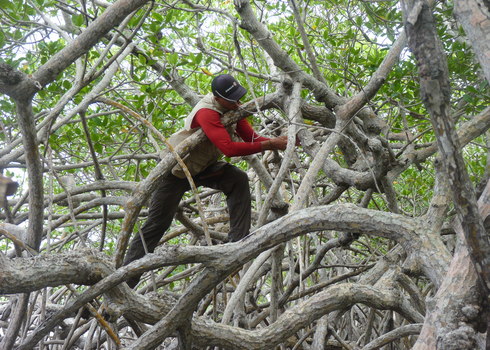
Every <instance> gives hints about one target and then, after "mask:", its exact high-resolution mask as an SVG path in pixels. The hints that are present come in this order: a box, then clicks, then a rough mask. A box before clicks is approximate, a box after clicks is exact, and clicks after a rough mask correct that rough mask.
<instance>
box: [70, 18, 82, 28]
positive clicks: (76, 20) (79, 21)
mask: <svg viewBox="0 0 490 350" xmlns="http://www.w3.org/2000/svg"><path fill="white" fill-rule="evenodd" d="M71 20H72V22H73V24H74V25H76V26H78V27H81V26H82V25H83V23H84V20H85V18H84V16H83V15H73V16H71Z"/></svg>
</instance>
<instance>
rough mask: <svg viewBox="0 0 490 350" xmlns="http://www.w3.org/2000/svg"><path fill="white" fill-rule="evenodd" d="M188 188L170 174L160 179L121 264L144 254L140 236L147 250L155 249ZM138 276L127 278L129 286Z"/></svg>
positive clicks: (133, 283)
mask: <svg viewBox="0 0 490 350" xmlns="http://www.w3.org/2000/svg"><path fill="white" fill-rule="evenodd" d="M189 188H190V186H189V182H188V181H187V179H179V178H178V177H175V176H173V175H172V174H169V175H168V176H166V177H164V178H163V179H162V180H161V183H160V185H159V186H158V187H157V189H156V191H155V192H154V193H153V195H152V197H151V200H150V207H149V211H148V218H147V219H146V222H145V224H144V225H143V227H142V228H141V235H140V234H136V235H135V236H134V238H133V239H132V241H131V244H130V246H129V249H128V252H127V253H126V257H125V258H124V263H123V265H127V264H129V263H130V262H132V261H134V260H137V259H139V258H141V257H143V256H144V255H145V249H144V247H143V242H142V241H141V236H143V238H144V240H145V244H146V247H147V249H148V252H150V253H152V252H153V251H154V250H155V248H156V247H157V245H158V242H159V241H160V239H161V238H162V236H163V234H164V233H165V231H167V229H168V228H169V227H170V224H171V223H172V220H173V218H174V215H175V212H176V211H177V208H178V206H179V203H180V200H181V199H182V196H183V195H184V193H185V192H186V191H187V190H188V189H189ZM140 277H141V275H139V276H135V277H133V278H131V279H128V280H127V284H128V285H129V286H130V287H131V288H133V287H135V286H136V285H137V284H138V282H139V280H140Z"/></svg>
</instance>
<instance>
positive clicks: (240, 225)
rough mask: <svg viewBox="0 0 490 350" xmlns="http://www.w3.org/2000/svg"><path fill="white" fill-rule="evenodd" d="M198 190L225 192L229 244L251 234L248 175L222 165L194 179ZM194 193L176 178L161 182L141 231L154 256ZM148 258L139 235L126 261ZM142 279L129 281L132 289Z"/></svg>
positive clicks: (181, 180) (130, 248) (187, 184)
mask: <svg viewBox="0 0 490 350" xmlns="http://www.w3.org/2000/svg"><path fill="white" fill-rule="evenodd" d="M193 179H194V182H195V184H196V186H206V187H210V188H213V189H217V190H220V191H222V192H223V193H224V194H225V195H226V203H227V205H228V212H229V215H230V232H229V233H228V240H229V241H231V242H235V241H238V240H240V239H242V238H243V237H245V236H246V235H248V234H249V232H250V221H251V203H250V202H251V197H250V188H249V184H248V177H247V174H246V173H245V172H244V171H242V170H240V169H238V168H237V167H235V166H233V165H231V164H229V163H226V162H218V163H216V164H213V165H211V166H210V167H208V168H207V169H206V170H204V171H203V172H201V173H199V174H197V175H196V176H194V177H193ZM189 189H190V184H189V182H188V180H187V179H180V178H178V177H176V176H174V175H172V174H169V175H168V176H166V177H164V178H163V179H162V180H161V183H160V184H159V186H158V188H157V189H156V191H155V192H154V193H153V195H152V197H151V201H150V207H149V213H148V218H147V220H146V222H145V224H144V225H143V227H142V228H141V233H142V236H143V238H144V240H145V244H146V247H147V249H148V252H150V253H151V252H153V251H154V250H155V248H156V247H157V245H158V242H159V241H160V239H161V238H162V236H163V234H164V233H165V231H166V230H167V229H168V228H169V227H170V224H171V223H172V220H173V218H174V215H175V213H176V211H177V208H178V206H179V203H180V200H181V199H182V196H183V195H184V193H185V192H186V191H188V190H189ZM144 255H145V250H144V247H143V242H142V241H141V237H140V235H139V234H136V235H135V236H134V238H133V240H132V241H131V244H130V246H129V250H128V252H127V254H126V257H125V259H124V265H127V264H129V263H130V262H132V261H134V260H136V259H139V258H141V257H143V256H144ZM139 279H140V276H137V277H135V278H134V279H131V280H128V281H127V283H128V285H129V286H130V287H134V286H136V284H137V283H138V281H139Z"/></svg>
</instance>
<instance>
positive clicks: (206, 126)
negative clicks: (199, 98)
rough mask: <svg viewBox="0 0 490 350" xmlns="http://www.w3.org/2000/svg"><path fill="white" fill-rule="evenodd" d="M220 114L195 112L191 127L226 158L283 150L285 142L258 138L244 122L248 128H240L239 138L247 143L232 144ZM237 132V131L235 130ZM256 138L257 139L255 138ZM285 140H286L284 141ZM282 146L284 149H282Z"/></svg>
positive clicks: (208, 110) (205, 110) (208, 111)
mask: <svg viewBox="0 0 490 350" xmlns="http://www.w3.org/2000/svg"><path fill="white" fill-rule="evenodd" d="M220 117H221V116H220V114H219V113H218V112H216V111H213V110H211V109H201V110H200V111H199V112H197V114H196V116H195V117H194V120H193V122H192V127H198V126H199V127H201V128H202V129H203V131H204V133H205V134H206V136H207V137H208V139H209V140H210V141H211V142H212V143H213V144H214V145H216V147H218V149H219V150H220V151H221V152H222V153H223V154H224V155H225V156H227V157H234V156H246V155H249V154H254V153H259V152H262V151H264V150H266V149H285V148H286V147H285V146H286V143H287V141H286V142H282V140H277V139H279V138H274V139H267V138H264V137H261V136H258V135H257V134H256V133H255V132H254V131H253V129H252V127H251V126H250V124H248V122H247V121H246V120H244V122H245V123H246V124H248V128H249V129H247V126H246V125H245V124H243V122H242V124H241V126H240V129H241V131H240V133H243V135H240V133H239V135H240V137H245V138H247V139H248V140H249V141H248V142H234V141H233V140H232V139H231V137H230V134H229V133H228V131H227V130H226V128H225V127H224V126H223V124H222V123H221V118H220ZM237 131H238V130H237ZM256 136H258V137H259V138H255V139H254V137H256ZM286 140H287V139H286ZM283 144H284V148H282V147H283Z"/></svg>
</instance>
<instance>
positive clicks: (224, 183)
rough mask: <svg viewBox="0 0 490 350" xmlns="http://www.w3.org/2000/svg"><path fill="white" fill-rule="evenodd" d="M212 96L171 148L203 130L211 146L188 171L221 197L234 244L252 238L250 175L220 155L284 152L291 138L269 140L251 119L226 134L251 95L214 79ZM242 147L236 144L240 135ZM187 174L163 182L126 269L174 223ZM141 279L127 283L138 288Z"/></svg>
mask: <svg viewBox="0 0 490 350" xmlns="http://www.w3.org/2000/svg"><path fill="white" fill-rule="evenodd" d="M211 90H212V94H208V95H206V96H204V98H203V99H201V101H199V103H198V104H197V105H196V106H195V107H194V108H193V110H192V111H191V112H190V113H189V115H188V116H187V118H186V120H185V126H184V129H183V130H181V131H179V132H177V133H176V134H174V135H173V136H172V137H171V138H170V140H169V142H170V143H171V144H173V145H174V146H176V145H177V144H179V143H180V142H182V141H183V140H185V139H186V138H187V137H189V136H190V135H192V134H193V133H194V132H195V131H196V130H198V129H199V128H201V129H202V130H203V131H204V133H205V134H206V136H207V140H206V141H205V142H203V143H202V144H201V145H200V146H199V147H198V148H196V149H195V150H193V151H191V152H190V154H189V155H188V156H187V157H186V158H185V165H186V167H187V169H188V170H189V172H190V174H191V175H192V181H194V183H195V184H196V186H206V187H210V188H213V189H217V190H220V191H222V192H223V193H224V194H225V195H226V202H227V204H228V210H229V214H230V231H229V233H228V239H227V240H228V241H231V242H235V241H238V240H240V239H242V238H243V237H245V236H246V235H248V234H249V230H250V222H251V199H250V189H249V185H248V177H247V174H246V173H245V172H244V171H243V170H240V169H239V168H237V167H236V166H234V165H231V164H229V163H227V162H224V161H218V159H219V157H220V156H221V154H224V155H225V156H227V157H234V156H245V155H249V154H254V153H259V152H263V151H265V150H284V149H286V146H287V136H279V137H275V138H266V137H262V136H259V135H258V134H256V133H255V131H254V130H253V129H252V127H251V126H250V124H249V122H248V121H247V120H246V119H241V120H240V121H238V123H236V125H233V126H232V127H231V128H230V127H228V128H225V127H224V126H223V124H222V123H221V117H222V116H223V114H224V113H226V112H228V111H234V110H237V109H239V108H240V105H241V103H240V99H241V98H242V97H243V96H244V95H245V94H246V93H247V90H246V89H245V88H244V87H243V86H242V85H240V84H239V83H238V81H237V80H236V79H235V78H233V77H232V76H231V75H229V74H223V75H219V76H217V77H215V78H214V79H213V81H212V83H211ZM235 133H236V134H237V135H238V136H240V138H241V139H242V142H240V141H234V139H236V134H235ZM189 180H190V179H187V178H186V175H185V173H184V170H183V169H182V168H181V167H180V166H179V165H176V166H175V167H174V168H173V169H172V172H171V173H170V174H169V175H168V176H166V177H164V178H163V179H162V180H161V182H160V184H159V186H158V188H157V190H156V191H155V193H153V195H152V198H151V204H150V209H149V214H148V219H147V220H146V223H145V224H144V225H143V227H142V229H141V235H140V234H137V235H136V236H135V237H134V239H133V240H132V242H131V245H130V247H129V250H128V253H127V255H126V258H125V260H124V265H127V264H129V263H130V262H132V261H134V260H136V259H138V258H141V257H142V256H143V255H144V254H145V245H146V249H147V251H148V252H153V251H154V250H155V248H156V246H157V244H158V241H159V240H160V238H162V236H163V234H164V233H165V231H166V230H167V229H168V228H169V226H170V224H171V223H172V220H173V217H174V215H175V213H176V211H177V208H178V205H179V202H180V200H181V198H182V196H183V195H184V193H185V192H186V191H188V190H189V189H190V188H191V186H190V184H189ZM139 279H140V276H136V277H133V278H131V279H129V280H128V281H127V283H128V285H129V286H130V287H134V286H136V284H137V283H138V281H139Z"/></svg>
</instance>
